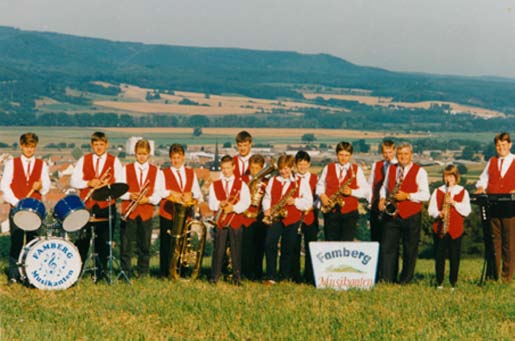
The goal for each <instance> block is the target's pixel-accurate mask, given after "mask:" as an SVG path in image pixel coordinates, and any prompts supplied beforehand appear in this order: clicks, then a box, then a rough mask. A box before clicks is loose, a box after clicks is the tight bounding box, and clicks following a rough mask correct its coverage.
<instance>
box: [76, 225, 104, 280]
mask: <svg viewBox="0 0 515 341" xmlns="http://www.w3.org/2000/svg"><path fill="white" fill-rule="evenodd" d="M90 228H91V238H90V241H89V250H88V258H86V260H85V261H84V264H83V267H82V272H81V274H80V277H79V280H81V279H82V277H83V276H84V274H85V273H86V272H91V273H92V278H93V282H95V283H96V282H97V280H98V278H97V270H98V269H99V268H98V266H97V264H100V258H99V257H98V253H97V252H96V251H95V237H96V234H95V224H94V223H92V224H90ZM88 262H89V263H91V262H92V265H90V266H87V264H88Z"/></svg>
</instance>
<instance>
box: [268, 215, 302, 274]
mask: <svg viewBox="0 0 515 341" xmlns="http://www.w3.org/2000/svg"><path fill="white" fill-rule="evenodd" d="M299 223H300V222H295V223H293V224H291V225H288V226H284V224H283V223H282V222H281V221H279V222H275V223H273V224H272V226H270V227H269V228H268V231H267V234H266V242H265V255H266V278H267V279H269V280H274V281H277V280H280V279H281V280H282V279H284V280H292V279H293V255H294V253H295V249H296V245H297V244H298V239H299V238H300V236H299V234H298V233H297V229H298V226H299ZM279 240H280V241H281V257H280V259H279V275H278V273H277V253H278V251H279V250H278V246H277V245H278V243H279Z"/></svg>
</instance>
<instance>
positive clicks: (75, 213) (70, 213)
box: [54, 194, 90, 232]
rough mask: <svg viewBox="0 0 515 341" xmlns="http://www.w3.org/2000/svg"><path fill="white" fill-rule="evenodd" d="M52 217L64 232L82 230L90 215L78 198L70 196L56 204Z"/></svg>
mask: <svg viewBox="0 0 515 341" xmlns="http://www.w3.org/2000/svg"><path fill="white" fill-rule="evenodd" d="M54 216H55V217H56V219H57V220H58V221H59V222H60V223H61V224H62V225H63V230H65V231H66V232H75V231H78V230H80V229H82V228H83V227H84V226H86V224H87V223H88V221H89V217H90V213H89V211H88V210H87V209H86V206H85V205H84V203H83V202H82V200H81V199H80V198H79V196H77V195H74V194H70V195H67V196H66V197H64V198H62V199H61V200H59V201H58V202H57V204H56V205H55V207H54Z"/></svg>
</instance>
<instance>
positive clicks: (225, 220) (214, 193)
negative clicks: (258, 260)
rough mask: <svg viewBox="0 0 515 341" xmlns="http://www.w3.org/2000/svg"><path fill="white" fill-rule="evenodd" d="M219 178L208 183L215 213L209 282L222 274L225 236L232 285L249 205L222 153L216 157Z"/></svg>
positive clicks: (236, 275)
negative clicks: (229, 251) (230, 265)
mask: <svg viewBox="0 0 515 341" xmlns="http://www.w3.org/2000/svg"><path fill="white" fill-rule="evenodd" d="M220 167H221V169H222V177H221V178H220V179H218V180H216V181H214V182H213V183H212V184H211V186H209V201H208V203H209V208H210V209H211V210H212V211H213V212H217V214H216V218H215V220H216V221H215V223H216V227H215V229H216V230H215V240H214V249H213V257H212V266H211V276H210V278H209V282H210V283H213V284H215V283H216V282H218V278H219V277H220V274H221V273H222V265H223V260H224V255H225V246H226V242H227V236H229V243H230V246H231V261H232V274H233V281H234V284H236V285H240V284H241V282H240V281H241V244H242V235H243V228H242V226H243V212H245V210H247V208H248V207H249V206H250V193H249V188H248V187H247V185H246V184H245V183H244V182H243V181H242V180H241V178H237V177H236V176H235V175H234V168H235V165H234V160H233V158H232V157H231V156H229V155H225V156H224V157H222V159H221V160H220Z"/></svg>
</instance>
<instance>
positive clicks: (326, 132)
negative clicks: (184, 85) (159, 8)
mask: <svg viewBox="0 0 515 341" xmlns="http://www.w3.org/2000/svg"><path fill="white" fill-rule="evenodd" d="M191 129H192V128H104V130H105V131H112V132H118V133H128V134H143V135H144V134H152V133H154V134H156V133H158V134H163V133H166V134H174V133H175V134H191V131H192V130H191ZM242 130H243V129H242V128H202V134H203V135H229V136H235V135H236V134H237V133H239V132H240V131H242ZM245 130H247V131H249V132H250V133H251V134H252V136H254V137H278V136H280V137H298V136H302V135H304V134H315V136H327V137H341V138H350V139H358V138H364V137H366V138H367V139H375V138H383V137H384V136H385V133H384V132H378V131H360V130H350V129H279V128H278V129H271V128H247V129H245ZM396 136H398V137H403V138H409V137H415V136H418V137H420V135H416V134H396Z"/></svg>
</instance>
